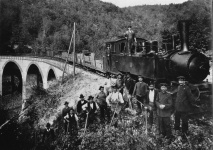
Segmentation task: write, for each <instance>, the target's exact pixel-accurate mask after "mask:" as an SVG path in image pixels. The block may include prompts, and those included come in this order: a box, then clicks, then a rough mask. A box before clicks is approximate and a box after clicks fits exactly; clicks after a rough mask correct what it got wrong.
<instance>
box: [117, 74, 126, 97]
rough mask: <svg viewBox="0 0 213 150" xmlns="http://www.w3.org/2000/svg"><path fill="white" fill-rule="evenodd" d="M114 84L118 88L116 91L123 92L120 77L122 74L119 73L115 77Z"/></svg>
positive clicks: (122, 81)
mask: <svg viewBox="0 0 213 150" xmlns="http://www.w3.org/2000/svg"><path fill="white" fill-rule="evenodd" d="M116 86H117V88H118V91H119V92H120V93H121V94H123V89H124V80H123V78H122V74H121V73H119V74H118V75H117V79H116Z"/></svg>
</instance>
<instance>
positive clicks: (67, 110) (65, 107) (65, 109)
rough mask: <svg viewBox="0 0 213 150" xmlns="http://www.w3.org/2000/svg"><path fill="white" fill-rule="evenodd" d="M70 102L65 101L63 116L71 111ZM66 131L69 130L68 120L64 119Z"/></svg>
mask: <svg viewBox="0 0 213 150" xmlns="http://www.w3.org/2000/svg"><path fill="white" fill-rule="evenodd" d="M68 105H69V103H68V102H67V101H65V102H64V108H63V109H62V117H63V118H64V117H65V116H66V115H67V114H68V113H69V111H70V107H69V106H68ZM63 122H64V132H65V133H66V132H67V124H68V122H67V121H66V120H65V119H64V120H63Z"/></svg>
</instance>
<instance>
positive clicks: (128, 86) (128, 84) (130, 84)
mask: <svg viewBox="0 0 213 150" xmlns="http://www.w3.org/2000/svg"><path fill="white" fill-rule="evenodd" d="M124 85H125V88H126V91H127V97H128V99H129V103H128V105H127V107H128V106H131V107H132V106H133V105H132V94H133V90H134V87H135V81H134V80H133V79H132V78H131V75H130V72H127V76H126V79H125V81H124Z"/></svg>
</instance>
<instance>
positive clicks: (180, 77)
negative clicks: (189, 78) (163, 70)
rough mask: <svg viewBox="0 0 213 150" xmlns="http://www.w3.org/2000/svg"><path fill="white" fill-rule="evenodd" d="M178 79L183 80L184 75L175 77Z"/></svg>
mask: <svg viewBox="0 0 213 150" xmlns="http://www.w3.org/2000/svg"><path fill="white" fill-rule="evenodd" d="M177 78H178V79H179V80H180V79H183V80H185V77H184V76H179V77H177Z"/></svg>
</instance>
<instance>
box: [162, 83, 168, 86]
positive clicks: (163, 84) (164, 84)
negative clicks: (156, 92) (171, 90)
mask: <svg viewBox="0 0 213 150" xmlns="http://www.w3.org/2000/svg"><path fill="white" fill-rule="evenodd" d="M160 86H168V85H167V84H166V83H161V84H160Z"/></svg>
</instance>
